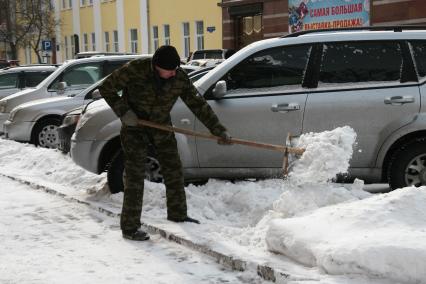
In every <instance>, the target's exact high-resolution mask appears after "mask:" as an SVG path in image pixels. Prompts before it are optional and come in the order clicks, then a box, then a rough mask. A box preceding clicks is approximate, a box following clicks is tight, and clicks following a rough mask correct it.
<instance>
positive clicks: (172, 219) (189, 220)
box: [167, 216, 200, 224]
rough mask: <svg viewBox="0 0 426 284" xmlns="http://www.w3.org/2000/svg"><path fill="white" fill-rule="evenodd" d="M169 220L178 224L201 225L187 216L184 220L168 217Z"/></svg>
mask: <svg viewBox="0 0 426 284" xmlns="http://www.w3.org/2000/svg"><path fill="white" fill-rule="evenodd" d="M167 220H169V221H173V222H176V223H181V222H190V223H195V224H200V221H198V220H197V219H194V218H191V217H188V216H186V217H185V218H183V219H176V218H172V217H167Z"/></svg>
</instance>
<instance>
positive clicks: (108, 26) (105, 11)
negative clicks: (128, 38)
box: [101, 1, 117, 52]
mask: <svg viewBox="0 0 426 284" xmlns="http://www.w3.org/2000/svg"><path fill="white" fill-rule="evenodd" d="M101 15H102V36H101V40H102V41H101V43H102V50H103V51H106V50H104V49H105V38H104V35H105V32H109V42H110V50H109V51H110V52H113V51H115V50H114V44H113V43H114V33H113V32H114V30H117V10H116V4H115V1H114V2H102V3H101Z"/></svg>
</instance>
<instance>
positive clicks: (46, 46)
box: [41, 40, 52, 51]
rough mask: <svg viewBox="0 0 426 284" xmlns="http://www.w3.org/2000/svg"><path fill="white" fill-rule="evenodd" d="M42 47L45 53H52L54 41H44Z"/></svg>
mask: <svg viewBox="0 0 426 284" xmlns="http://www.w3.org/2000/svg"><path fill="white" fill-rule="evenodd" d="M41 46H42V50H43V51H52V41H50V40H43V41H42V42H41Z"/></svg>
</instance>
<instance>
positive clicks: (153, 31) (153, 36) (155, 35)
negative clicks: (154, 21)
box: [152, 26, 159, 51]
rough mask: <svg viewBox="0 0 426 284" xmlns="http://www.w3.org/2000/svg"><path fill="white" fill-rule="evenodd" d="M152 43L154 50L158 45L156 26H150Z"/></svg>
mask: <svg viewBox="0 0 426 284" xmlns="http://www.w3.org/2000/svg"><path fill="white" fill-rule="evenodd" d="M152 44H153V49H154V51H156V50H157V48H158V47H159V46H158V27H157V26H153V27H152Z"/></svg>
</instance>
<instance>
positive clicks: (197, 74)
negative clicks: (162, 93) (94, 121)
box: [57, 65, 214, 153]
mask: <svg viewBox="0 0 426 284" xmlns="http://www.w3.org/2000/svg"><path fill="white" fill-rule="evenodd" d="M185 66H186V65H183V66H182V65H181V68H182V69H184V70H185V68H184V67H185ZM213 68H214V67H207V68H203V69H199V68H197V69H196V70H195V71H192V72H190V73H189V74H188V76H189V79H191V81H192V82H195V81H196V80H198V79H199V78H201V77H202V76H204V75H205V74H207V72H208V71H210V70H211V69H213ZM97 85H98V84H95V86H94V88H97ZM90 89H91V88H88V90H90ZM88 104H90V102H89V103H88ZM88 104H87V105H88ZM87 105H86V106H84V107H78V108H76V109H73V110H71V111H69V112H67V113H65V114H64V115H63V117H62V124H61V125H60V126H59V127H58V129H57V130H58V139H59V146H58V148H59V150H61V151H62V152H63V153H68V152H69V151H70V147H71V136H72V134H73V133H74V130H75V128H76V126H77V122H78V120H79V119H80V117H81V115H82V113H83V112H84V110H85V108H86V107H87Z"/></svg>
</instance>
